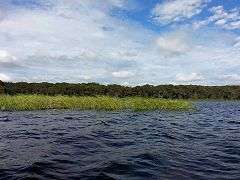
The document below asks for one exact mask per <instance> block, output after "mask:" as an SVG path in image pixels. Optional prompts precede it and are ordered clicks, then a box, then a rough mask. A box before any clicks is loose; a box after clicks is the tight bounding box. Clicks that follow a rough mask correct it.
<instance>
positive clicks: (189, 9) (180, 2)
mask: <svg viewBox="0 0 240 180" xmlns="http://www.w3.org/2000/svg"><path fill="white" fill-rule="evenodd" d="M208 2H210V0H168V1H165V2H163V3H159V4H157V5H156V6H155V8H154V9H153V10H152V18H153V19H154V21H156V22H158V23H159V24H169V23H173V22H179V21H183V20H185V19H189V18H191V17H193V16H194V15H197V14H199V13H201V11H202V9H203V8H204V7H205V6H206V5H207V3H208Z"/></svg>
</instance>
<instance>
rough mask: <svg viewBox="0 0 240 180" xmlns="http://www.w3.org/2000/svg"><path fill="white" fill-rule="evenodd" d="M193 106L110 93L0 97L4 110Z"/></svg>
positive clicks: (179, 107) (149, 108)
mask: <svg viewBox="0 0 240 180" xmlns="http://www.w3.org/2000/svg"><path fill="white" fill-rule="evenodd" d="M191 108H192V104H191V102H189V101H184V100H168V99H160V98H143V97H126V98H117V97H109V96H96V97H90V96H45V95H15V96H8V95H4V96H0V109H1V110H6V111H23V110H45V109H76V110H106V111H119V110H125V109H126V110H133V111H147V110H158V109H162V110H188V109H191Z"/></svg>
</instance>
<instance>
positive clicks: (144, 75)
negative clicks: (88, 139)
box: [0, 0, 240, 86]
mask: <svg viewBox="0 0 240 180" xmlns="http://www.w3.org/2000/svg"><path fill="white" fill-rule="evenodd" d="M0 80H3V81H13V82H17V81H27V82H54V83H55V82H69V83H86V82H97V83H101V84H121V85H126V86H135V85H143V84H153V85H158V84H199V85H232V84H235V85H239V84H240V1H239V0H0Z"/></svg>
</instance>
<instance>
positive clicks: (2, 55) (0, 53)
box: [0, 50, 16, 63]
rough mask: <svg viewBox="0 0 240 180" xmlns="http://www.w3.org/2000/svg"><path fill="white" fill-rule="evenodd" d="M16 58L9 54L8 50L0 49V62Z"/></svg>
mask: <svg viewBox="0 0 240 180" xmlns="http://www.w3.org/2000/svg"><path fill="white" fill-rule="evenodd" d="M14 60H16V57H15V56H13V55H11V54H10V53H9V52H7V51H4V50H0V63H1V62H11V61H14Z"/></svg>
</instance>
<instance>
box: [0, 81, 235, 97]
mask: <svg viewBox="0 0 240 180" xmlns="http://www.w3.org/2000/svg"><path fill="white" fill-rule="evenodd" d="M0 94H7V95H18V94H26V95H34V94H39V95H49V96H58V95H62V96H65V95H67V96H111V97H136V96H137V97H145V98H163V99H190V100H196V99H197V100H202V99H211V100H240V85H232V86H200V85H156V86H154V85H149V84H146V85H141V86H131V87H129V86H121V85H117V84H109V85H103V84H98V83H77V84H72V83H49V82H42V83H27V82H14V83H13V82H1V81H0Z"/></svg>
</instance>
